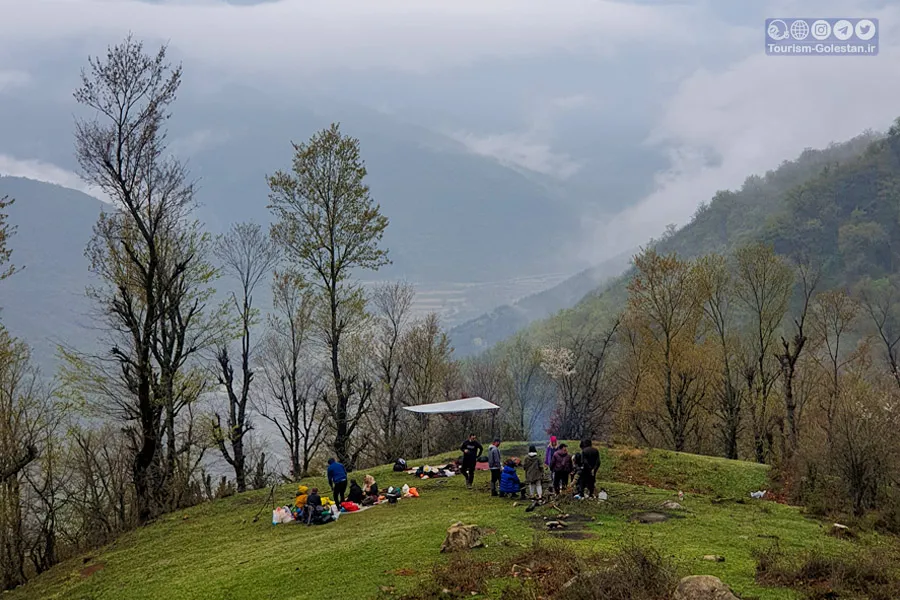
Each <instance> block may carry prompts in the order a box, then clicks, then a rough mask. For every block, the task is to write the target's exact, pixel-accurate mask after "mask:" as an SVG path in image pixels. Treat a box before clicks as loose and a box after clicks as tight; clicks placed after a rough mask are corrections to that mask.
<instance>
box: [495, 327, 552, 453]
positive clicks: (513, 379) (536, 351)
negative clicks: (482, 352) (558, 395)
mask: <svg viewBox="0 0 900 600" xmlns="http://www.w3.org/2000/svg"><path fill="white" fill-rule="evenodd" d="M504 355H505V361H504V364H503V366H504V367H505V370H506V377H505V378H504V382H505V384H506V386H507V390H506V396H507V397H508V400H509V404H510V407H509V408H510V411H509V412H510V413H511V417H512V418H513V419H514V421H515V429H516V430H518V432H520V434H521V436H523V439H530V438H531V437H532V435H533V434H534V433H535V431H534V429H535V426H536V424H537V423H538V422H539V421H540V420H541V419H542V418H544V417H545V416H546V414H547V413H548V412H549V411H550V410H551V407H550V406H549V405H550V404H551V403H552V394H553V392H552V385H549V384H550V382H549V381H548V380H547V378H546V377H545V375H544V373H543V372H542V371H541V352H540V348H538V347H537V346H535V345H534V344H532V343H531V342H530V341H529V340H528V339H527V338H526V337H525V336H524V335H522V334H519V335H517V336H516V337H515V338H513V340H512V342H510V344H509V346H508V347H507V348H506V350H505V353H504ZM542 433H543V432H542Z"/></svg>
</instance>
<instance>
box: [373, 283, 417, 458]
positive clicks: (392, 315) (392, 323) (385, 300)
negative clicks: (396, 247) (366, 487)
mask: <svg viewBox="0 0 900 600" xmlns="http://www.w3.org/2000/svg"><path fill="white" fill-rule="evenodd" d="M414 298H415V290H414V289H413V287H412V286H411V285H409V284H406V283H399V282H398V283H389V284H385V285H382V286H380V287H378V288H377V289H376V290H375V292H374V293H373V294H372V298H371V302H372V305H373V307H374V308H375V311H374V314H375V319H376V327H377V333H376V349H375V352H376V354H377V363H378V379H379V382H380V384H381V385H380V394H379V395H378V398H379V401H377V406H376V408H375V411H374V413H375V414H374V417H375V420H376V421H377V428H378V429H379V430H380V436H378V439H377V440H376V441H375V444H376V445H377V446H379V447H380V451H379V455H380V456H379V458H380V462H382V463H388V462H391V461H393V460H394V459H396V458H397V456H395V454H396V452H397V448H398V446H399V445H400V444H399V443H400V439H399V438H400V435H399V434H400V431H399V424H400V419H401V412H402V411H401V408H402V407H403V402H402V394H401V389H400V388H401V375H402V371H403V360H402V356H401V354H402V343H401V342H402V341H403V338H404V336H405V335H406V331H407V328H408V326H409V321H410V312H411V309H412V304H413V299H414Z"/></svg>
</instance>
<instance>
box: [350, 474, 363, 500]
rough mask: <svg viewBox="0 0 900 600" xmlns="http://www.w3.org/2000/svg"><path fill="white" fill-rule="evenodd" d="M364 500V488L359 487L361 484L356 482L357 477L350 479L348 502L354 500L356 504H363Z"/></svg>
mask: <svg viewBox="0 0 900 600" xmlns="http://www.w3.org/2000/svg"><path fill="white" fill-rule="evenodd" d="M362 501H363V489H362V488H361V487H359V484H358V483H356V480H355V479H351V480H350V492H349V493H348V494H347V502H353V503H354V504H362Z"/></svg>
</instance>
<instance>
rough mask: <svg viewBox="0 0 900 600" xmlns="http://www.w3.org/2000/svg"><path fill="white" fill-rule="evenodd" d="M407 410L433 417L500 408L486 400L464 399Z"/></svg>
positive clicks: (413, 407) (412, 407)
mask: <svg viewBox="0 0 900 600" xmlns="http://www.w3.org/2000/svg"><path fill="white" fill-rule="evenodd" d="M403 408H404V409H405V410H408V411H410V412H414V413H420V414H426V415H433V414H438V413H463V412H474V411H477V410H497V409H498V408H500V407H499V406H497V405H496V404H494V403H493V402H488V401H487V400H485V399H484V398H479V397H477V396H476V397H474V398H463V399H462V400H450V401H449V402H435V403H434V404H420V405H418V406H404V407H403Z"/></svg>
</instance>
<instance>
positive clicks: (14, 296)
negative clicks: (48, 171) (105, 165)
mask: <svg viewBox="0 0 900 600" xmlns="http://www.w3.org/2000/svg"><path fill="white" fill-rule="evenodd" d="M5 195H8V196H9V197H11V198H14V199H15V203H14V204H13V205H12V206H11V207H10V209H9V220H10V222H11V223H12V224H13V225H15V226H16V227H17V231H16V234H15V235H14V236H13V237H12V238H11V239H10V240H9V244H10V247H11V248H12V251H13V254H12V262H13V264H14V265H16V266H17V267H22V270H21V271H20V272H18V273H16V274H14V275H13V276H12V277H10V278H9V279H7V280H5V281H3V282H2V283H0V311H2V312H0V319H2V322H3V324H4V325H5V326H6V327H7V328H8V329H9V330H10V331H11V332H12V333H13V335H16V336H19V337H22V338H23V339H25V340H26V341H27V342H28V343H29V344H31V345H32V347H33V349H34V353H35V358H36V359H37V360H38V362H39V363H40V364H43V365H48V364H50V363H51V362H52V358H53V354H54V348H55V346H56V344H57V343H59V342H61V341H65V340H71V339H72V337H73V336H74V335H78V334H80V335H82V336H83V335H84V329H83V328H84V327H89V326H90V321H91V317H90V312H91V309H92V307H91V304H90V303H89V301H88V299H87V298H86V297H85V293H84V292H85V288H86V287H87V285H88V284H89V283H90V282H91V279H92V277H91V274H90V272H89V266H90V265H89V263H88V260H87V258H86V257H85V256H84V250H85V247H86V246H87V243H88V240H89V239H90V237H91V232H92V230H93V226H94V223H96V222H97V217H98V216H99V215H100V212H101V210H102V208H103V206H104V204H103V203H102V202H101V201H99V200H97V199H96V198H93V197H91V196H88V195H87V194H84V193H82V192H79V191H76V190H72V189H69V188H64V187H62V186H58V185H53V184H48V183H44V182H40V181H33V180H31V179H23V178H20V177H2V176H0V197H2V196H5ZM48 256H52V257H53V258H52V260H48Z"/></svg>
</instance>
